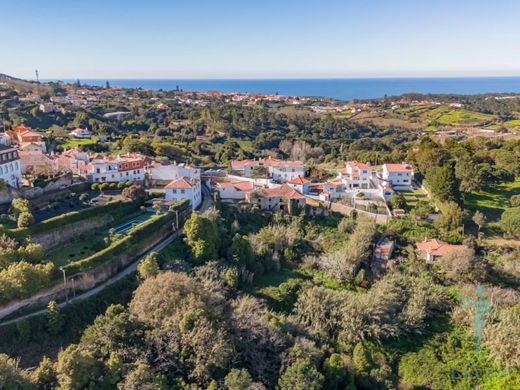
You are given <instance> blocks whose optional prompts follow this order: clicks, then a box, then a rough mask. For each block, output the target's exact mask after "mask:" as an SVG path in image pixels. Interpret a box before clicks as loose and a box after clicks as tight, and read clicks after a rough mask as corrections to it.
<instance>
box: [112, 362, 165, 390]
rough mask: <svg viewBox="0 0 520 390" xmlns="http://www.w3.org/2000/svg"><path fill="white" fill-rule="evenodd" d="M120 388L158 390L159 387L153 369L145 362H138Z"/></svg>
mask: <svg viewBox="0 0 520 390" xmlns="http://www.w3.org/2000/svg"><path fill="white" fill-rule="evenodd" d="M120 388H121V389H125V390H157V389H158V388H159V386H158V384H157V383H156V378H155V376H154V374H153V371H152V368H151V367H150V366H149V365H148V364H146V363H144V362H138V363H137V364H136V365H135V367H134V368H133V369H132V370H131V371H130V372H129V373H128V374H127V375H126V378H125V380H124V381H123V383H122V384H121V387H120Z"/></svg>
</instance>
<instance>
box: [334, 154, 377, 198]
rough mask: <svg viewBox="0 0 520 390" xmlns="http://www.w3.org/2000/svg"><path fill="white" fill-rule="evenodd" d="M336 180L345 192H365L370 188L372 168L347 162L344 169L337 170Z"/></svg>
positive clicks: (363, 164) (367, 165)
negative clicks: (339, 181)
mask: <svg viewBox="0 0 520 390" xmlns="http://www.w3.org/2000/svg"><path fill="white" fill-rule="evenodd" d="M338 178H339V179H340V180H341V182H342V183H343V185H344V186H345V190H346V191H350V190H366V189H369V188H370V179H371V178H372V167H371V166H370V164H365V163H360V162H357V161H349V162H347V164H346V166H345V168H342V169H340V170H339V175H338Z"/></svg>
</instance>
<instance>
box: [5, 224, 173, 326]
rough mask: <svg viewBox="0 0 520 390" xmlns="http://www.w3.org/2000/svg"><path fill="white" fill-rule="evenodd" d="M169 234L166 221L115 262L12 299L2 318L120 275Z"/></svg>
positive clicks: (40, 305)
mask: <svg viewBox="0 0 520 390" xmlns="http://www.w3.org/2000/svg"><path fill="white" fill-rule="evenodd" d="M170 234H172V226H171V225H170V224H167V225H165V226H163V227H162V228H161V229H159V230H157V231H156V232H155V233H154V234H153V235H151V236H150V237H148V238H147V239H145V240H143V241H141V242H139V243H138V244H135V245H132V246H131V247H130V248H128V250H127V251H125V252H124V253H121V254H120V255H118V256H116V257H114V259H113V260H112V261H110V262H108V263H106V264H103V265H101V266H99V267H96V268H94V269H92V270H90V271H86V272H82V273H80V274H76V275H73V276H71V277H67V285H66V286H65V284H64V281H63V279H60V280H59V281H56V284H55V285H54V286H52V287H49V288H47V289H45V290H42V291H40V292H39V293H37V294H35V295H33V296H32V297H30V298H26V299H22V300H18V301H12V302H10V303H9V304H7V305H5V306H3V307H0V319H2V318H5V317H7V316H9V315H11V314H13V313H16V312H17V311H19V310H22V309H30V308H38V307H43V306H45V305H46V304H47V303H48V302H50V301H52V300H55V301H59V300H64V299H65V297H66V296H68V297H69V298H71V297H73V296H74V295H77V294H79V293H81V292H84V291H88V290H91V289H92V288H94V287H96V286H99V285H100V284H102V283H104V282H106V281H107V280H109V279H110V278H112V277H114V276H115V275H117V274H118V273H119V272H121V271H122V270H123V269H124V268H126V267H127V266H129V265H130V264H131V263H132V262H135V261H136V260H137V259H139V258H140V257H141V256H142V255H143V254H145V253H146V252H148V251H150V250H152V249H153V248H154V247H155V246H156V245H158V244H159V243H161V242H162V241H163V240H165V239H166V238H167V237H168V236H169V235H170ZM179 234H180V231H178V232H176V233H175V237H177V236H178V235H179Z"/></svg>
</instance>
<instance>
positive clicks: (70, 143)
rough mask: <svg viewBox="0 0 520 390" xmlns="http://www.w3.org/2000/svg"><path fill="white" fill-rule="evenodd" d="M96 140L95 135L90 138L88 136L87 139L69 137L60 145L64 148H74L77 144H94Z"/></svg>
mask: <svg viewBox="0 0 520 390" xmlns="http://www.w3.org/2000/svg"><path fill="white" fill-rule="evenodd" d="M96 142H97V138H96V137H92V138H88V139H76V138H69V139H67V141H65V142H64V143H63V144H62V146H63V148H65V149H72V148H75V147H77V146H82V145H92V144H95V143H96Z"/></svg>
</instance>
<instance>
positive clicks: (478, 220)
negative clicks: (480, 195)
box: [471, 210, 487, 233]
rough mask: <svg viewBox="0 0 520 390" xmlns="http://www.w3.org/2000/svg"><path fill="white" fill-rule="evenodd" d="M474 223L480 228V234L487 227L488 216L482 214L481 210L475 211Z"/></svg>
mask: <svg viewBox="0 0 520 390" xmlns="http://www.w3.org/2000/svg"><path fill="white" fill-rule="evenodd" d="M471 219H472V220H473V222H475V224H476V225H477V226H478V232H479V233H480V230H481V229H482V228H483V227H484V226H486V219H487V218H486V216H485V215H484V213H481V212H480V211H479V210H477V211H475V214H474V215H473V218H471Z"/></svg>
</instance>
